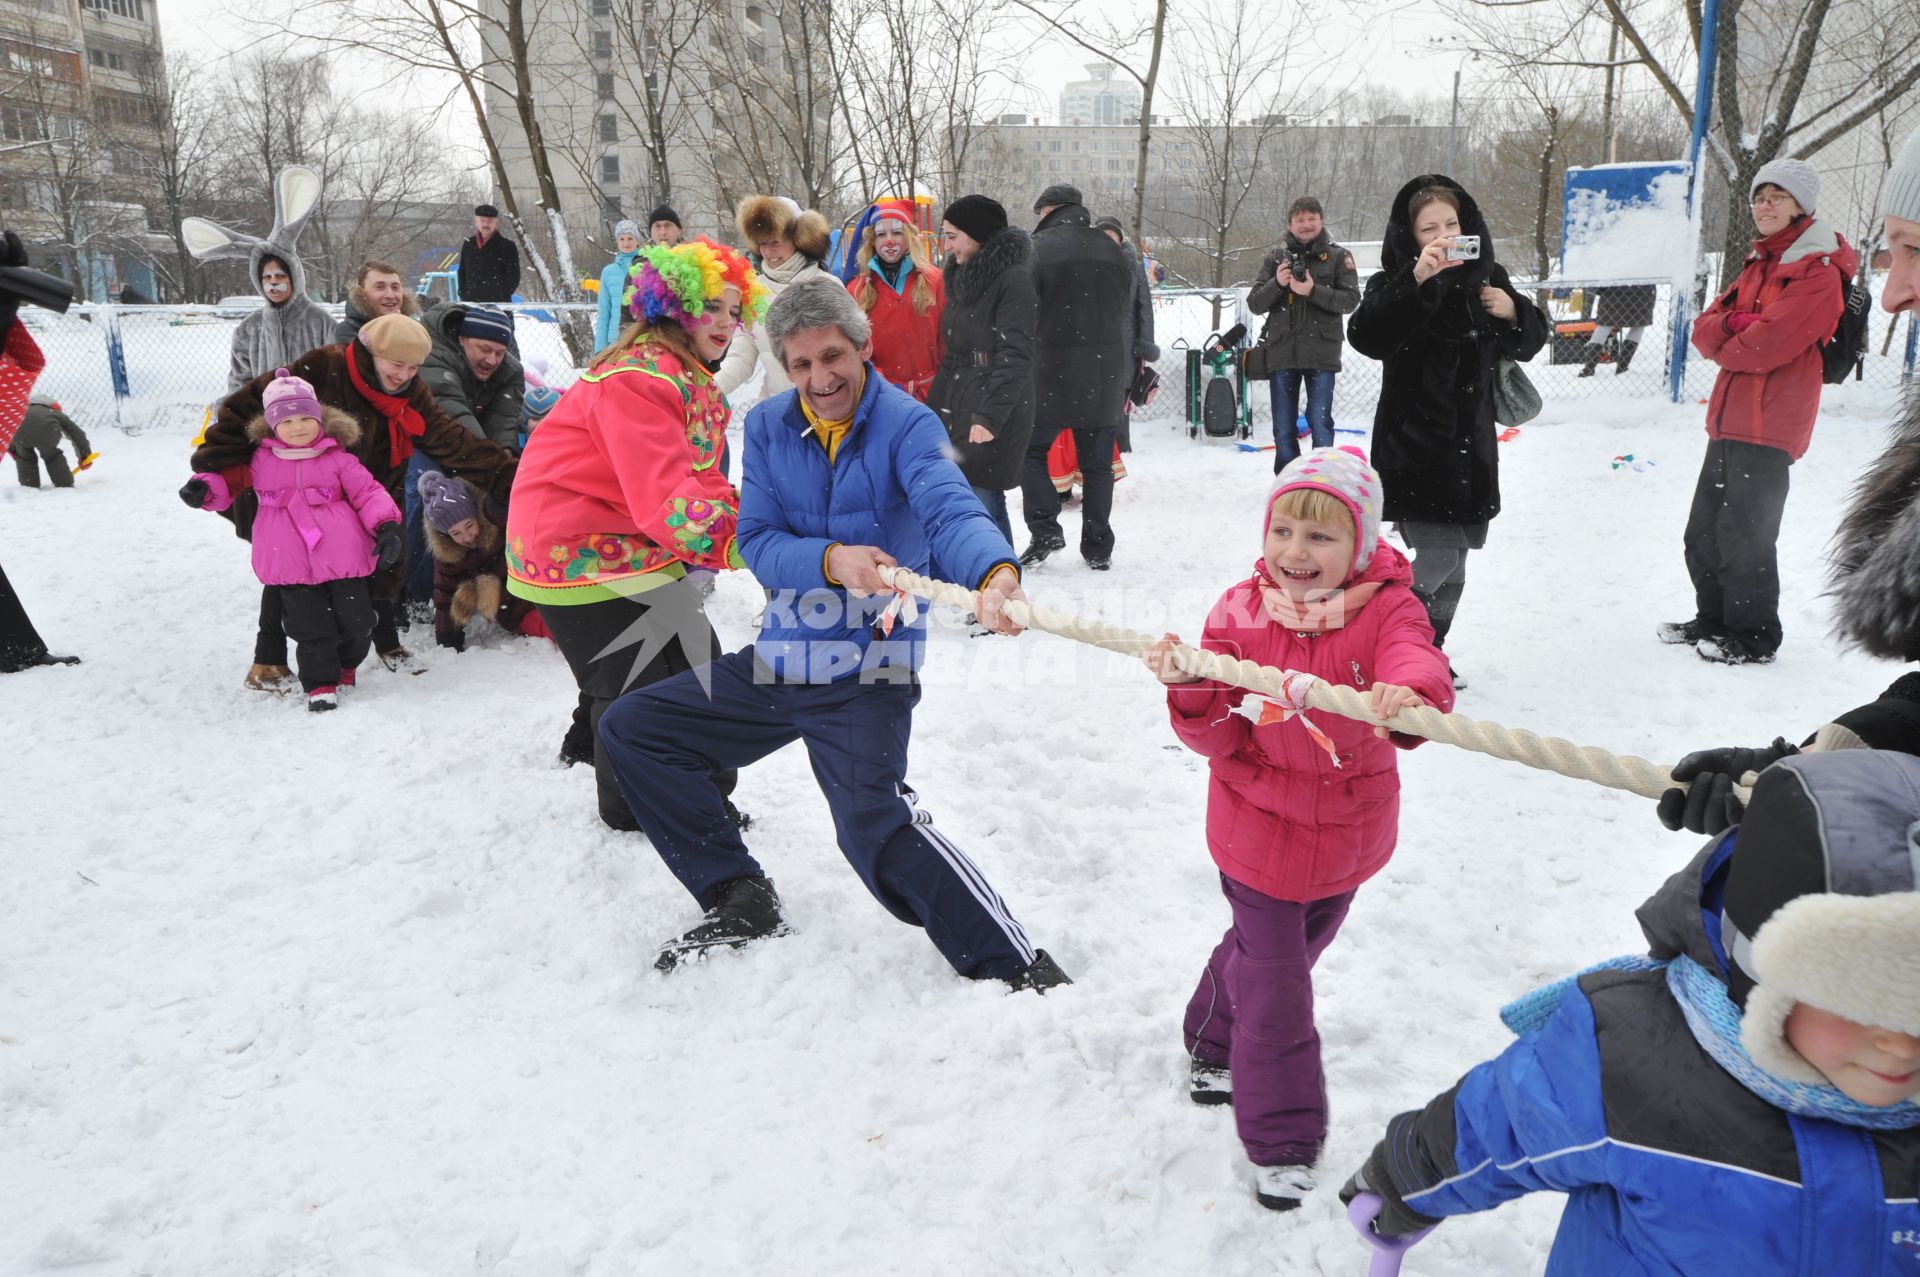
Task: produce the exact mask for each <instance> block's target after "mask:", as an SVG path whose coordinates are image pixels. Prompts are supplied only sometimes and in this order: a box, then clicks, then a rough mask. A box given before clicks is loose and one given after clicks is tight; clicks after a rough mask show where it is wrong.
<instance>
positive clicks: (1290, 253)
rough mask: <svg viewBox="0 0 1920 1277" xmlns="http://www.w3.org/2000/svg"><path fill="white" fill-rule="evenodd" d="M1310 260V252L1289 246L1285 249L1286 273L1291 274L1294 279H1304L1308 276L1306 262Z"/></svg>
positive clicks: (1311, 257) (1311, 256)
mask: <svg viewBox="0 0 1920 1277" xmlns="http://www.w3.org/2000/svg"><path fill="white" fill-rule="evenodd" d="M1312 261H1313V255H1312V254H1311V253H1307V252H1303V251H1302V250H1300V249H1296V248H1289V249H1288V250H1287V274H1289V275H1291V276H1293V277H1294V278H1295V279H1306V278H1307V277H1308V263H1310V262H1312Z"/></svg>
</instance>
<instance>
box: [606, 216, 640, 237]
mask: <svg viewBox="0 0 1920 1277" xmlns="http://www.w3.org/2000/svg"><path fill="white" fill-rule="evenodd" d="M622 235H631V236H633V237H634V238H635V239H645V238H646V236H645V235H642V234H641V233H640V223H638V222H636V221H634V220H633V219H632V218H631V217H623V218H621V219H620V220H619V221H617V222H615V223H614V224H613V237H614V239H616V240H618V239H619V238H620V237H621V236H622Z"/></svg>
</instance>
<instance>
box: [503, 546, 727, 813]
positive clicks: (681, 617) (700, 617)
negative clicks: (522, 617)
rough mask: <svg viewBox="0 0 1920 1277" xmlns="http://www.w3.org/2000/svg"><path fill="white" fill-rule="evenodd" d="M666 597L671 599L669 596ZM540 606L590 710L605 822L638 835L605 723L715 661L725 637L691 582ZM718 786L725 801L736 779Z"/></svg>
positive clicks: (721, 776) (717, 779)
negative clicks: (636, 697)
mask: <svg viewBox="0 0 1920 1277" xmlns="http://www.w3.org/2000/svg"><path fill="white" fill-rule="evenodd" d="M666 591H673V593H672V595H670V596H669V595H667V594H666ZM539 606H540V619H541V620H543V621H545V622H546V623H547V631H548V632H549V633H550V634H552V635H553V641H554V642H555V643H556V644H558V645H559V647H560V655H562V656H564V657H566V658H567V668H569V669H571V670H572V671H573V679H574V682H575V683H577V684H578V685H579V687H580V694H581V697H582V698H583V701H584V703H585V704H586V707H587V719H588V722H589V724H590V725H591V728H592V731H593V773H594V787H595V790H596V792H597V794H598V797H599V804H600V819H601V820H603V821H605V822H606V823H607V824H608V825H609V826H610V827H612V828H614V829H627V830H634V829H638V828H640V822H639V821H637V820H635V819H634V816H633V812H632V811H631V810H629V809H628V807H627V800H626V796H625V795H623V794H622V793H621V792H620V786H619V783H618V782H617V781H615V779H614V775H613V764H612V763H610V762H608V761H607V750H606V745H605V744H604V743H603V742H602V741H601V739H600V720H601V718H602V717H604V716H605V714H606V712H607V707H608V706H609V705H611V704H613V703H614V701H616V700H618V699H619V698H620V697H621V696H622V695H624V694H625V693H626V692H628V691H630V690H632V689H633V688H636V687H646V686H649V685H650V684H653V683H658V682H659V681H660V680H661V679H663V678H671V677H672V676H673V675H675V674H680V673H684V672H685V671H687V670H690V669H693V668H694V667H695V666H697V665H706V664H709V663H710V662H712V661H713V660H715V659H716V658H718V657H719V655H720V637H719V635H717V634H715V633H714V632H713V627H712V626H711V625H709V624H707V618H706V612H705V610H704V609H703V608H702V607H701V606H700V596H699V592H698V590H697V589H696V587H695V586H694V585H693V584H692V583H691V582H687V581H676V582H674V583H673V584H671V585H664V586H660V587H658V588H657V589H654V590H648V591H645V592H643V593H641V594H638V595H635V596H634V597H632V598H625V599H605V600H602V601H601V602H598V603H576V604H570V605H560V606H553V605H550V604H545V603H543V604H540V605H539ZM663 622H664V623H663ZM696 634H698V635H699V637H697V638H696V637H695V635H696ZM687 643H692V644H693V645H694V648H695V650H693V651H687V650H686V647H685V644H687ZM577 712H578V711H576V713H577ZM713 779H714V783H715V784H717V785H718V786H719V787H720V794H721V796H722V797H726V796H728V795H730V794H732V793H733V787H734V785H735V783H736V782H737V781H738V780H739V774H738V773H737V772H734V771H726V772H716V773H715V774H714V778H713Z"/></svg>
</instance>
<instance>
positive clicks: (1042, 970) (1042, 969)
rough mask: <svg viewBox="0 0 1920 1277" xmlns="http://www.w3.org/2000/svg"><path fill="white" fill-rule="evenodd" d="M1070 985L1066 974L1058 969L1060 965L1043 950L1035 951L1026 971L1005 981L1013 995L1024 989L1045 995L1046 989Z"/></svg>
mask: <svg viewBox="0 0 1920 1277" xmlns="http://www.w3.org/2000/svg"><path fill="white" fill-rule="evenodd" d="M1072 983H1073V981H1072V980H1070V979H1069V978H1068V977H1067V973H1066V972H1064V971H1062V970H1061V969H1060V964H1059V963H1057V962H1055V961H1054V960H1053V955H1052V954H1050V953H1048V952H1047V951H1046V950H1045V949H1035V950H1034V951H1033V961H1032V962H1031V963H1029V964H1028V965H1027V969H1026V970H1025V971H1022V972H1021V973H1020V974H1019V975H1017V976H1015V977H1013V979H1011V980H1009V981H1007V985H1008V987H1009V988H1011V989H1012V990H1013V991H1014V992H1015V993H1019V992H1021V991H1023V990H1026V989H1032V990H1033V991H1034V992H1035V993H1045V992H1046V991H1047V990H1048V989H1054V988H1058V987H1059V986H1060V985H1063V984H1072Z"/></svg>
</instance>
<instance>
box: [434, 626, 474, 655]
mask: <svg viewBox="0 0 1920 1277" xmlns="http://www.w3.org/2000/svg"><path fill="white" fill-rule="evenodd" d="M433 641H434V642H436V643H438V644H439V645H440V646H441V647H450V648H452V649H453V650H454V651H456V652H464V651H466V650H467V632H466V631H465V630H435V631H434V632H433Z"/></svg>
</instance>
